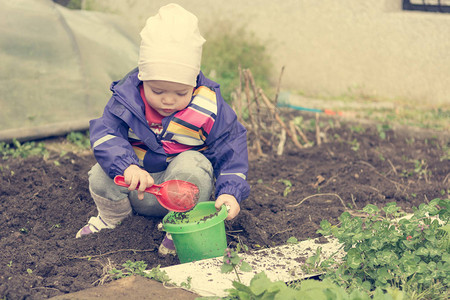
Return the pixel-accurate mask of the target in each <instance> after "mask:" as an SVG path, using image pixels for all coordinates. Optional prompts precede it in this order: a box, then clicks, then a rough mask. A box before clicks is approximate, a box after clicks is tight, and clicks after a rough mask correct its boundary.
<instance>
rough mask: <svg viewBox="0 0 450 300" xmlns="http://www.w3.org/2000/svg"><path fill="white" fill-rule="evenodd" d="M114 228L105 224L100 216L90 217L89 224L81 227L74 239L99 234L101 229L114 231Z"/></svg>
mask: <svg viewBox="0 0 450 300" xmlns="http://www.w3.org/2000/svg"><path fill="white" fill-rule="evenodd" d="M115 227H116V226H111V225H108V224H106V222H105V221H103V219H102V218H101V217H100V216H97V217H91V218H90V219H89V222H88V223H87V224H86V225H84V226H83V228H81V229H80V230H78V232H77V235H76V236H75V237H76V238H80V237H82V236H85V235H88V234H92V233H96V232H99V231H100V230H102V229H114V228H115Z"/></svg>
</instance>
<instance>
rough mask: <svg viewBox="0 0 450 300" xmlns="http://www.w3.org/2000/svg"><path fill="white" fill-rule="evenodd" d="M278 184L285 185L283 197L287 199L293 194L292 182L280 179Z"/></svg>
mask: <svg viewBox="0 0 450 300" xmlns="http://www.w3.org/2000/svg"><path fill="white" fill-rule="evenodd" d="M278 182H281V183H283V184H284V185H285V188H284V191H283V197H286V196H287V195H288V194H289V193H290V192H291V188H292V182H291V181H290V180H287V179H279V180H278Z"/></svg>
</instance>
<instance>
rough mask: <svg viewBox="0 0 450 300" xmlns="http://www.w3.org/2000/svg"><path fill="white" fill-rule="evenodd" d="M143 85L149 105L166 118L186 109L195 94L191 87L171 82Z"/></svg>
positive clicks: (161, 81)
mask: <svg viewBox="0 0 450 300" xmlns="http://www.w3.org/2000/svg"><path fill="white" fill-rule="evenodd" d="M143 85H144V94H145V98H146V99H147V102H148V104H149V105H150V106H151V107H152V108H153V109H154V110H156V111H157V112H158V113H159V114H160V115H162V116H164V117H167V116H170V115H171V114H173V113H174V112H177V111H180V110H182V109H184V108H185V107H186V106H187V105H188V104H189V102H191V98H192V93H193V92H194V87H192V86H190V85H186V84H182V83H177V82H171V81H163V80H147V81H144V82H143Z"/></svg>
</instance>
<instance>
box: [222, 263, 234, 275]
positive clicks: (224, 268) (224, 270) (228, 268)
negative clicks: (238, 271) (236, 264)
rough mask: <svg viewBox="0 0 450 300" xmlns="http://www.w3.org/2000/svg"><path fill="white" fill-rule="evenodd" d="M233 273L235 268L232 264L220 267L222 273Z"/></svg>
mask: <svg viewBox="0 0 450 300" xmlns="http://www.w3.org/2000/svg"><path fill="white" fill-rule="evenodd" d="M231 271H233V266H232V265H230V264H222V266H221V267H220V272H221V273H230V272H231Z"/></svg>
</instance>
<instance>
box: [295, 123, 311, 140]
mask: <svg viewBox="0 0 450 300" xmlns="http://www.w3.org/2000/svg"><path fill="white" fill-rule="evenodd" d="M295 130H297V133H298V134H299V135H300V137H301V138H302V140H303V142H305V143H306V144H309V143H310V142H309V140H308V137H307V136H306V134H304V133H303V130H302V129H301V128H300V127H299V126H295Z"/></svg>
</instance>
